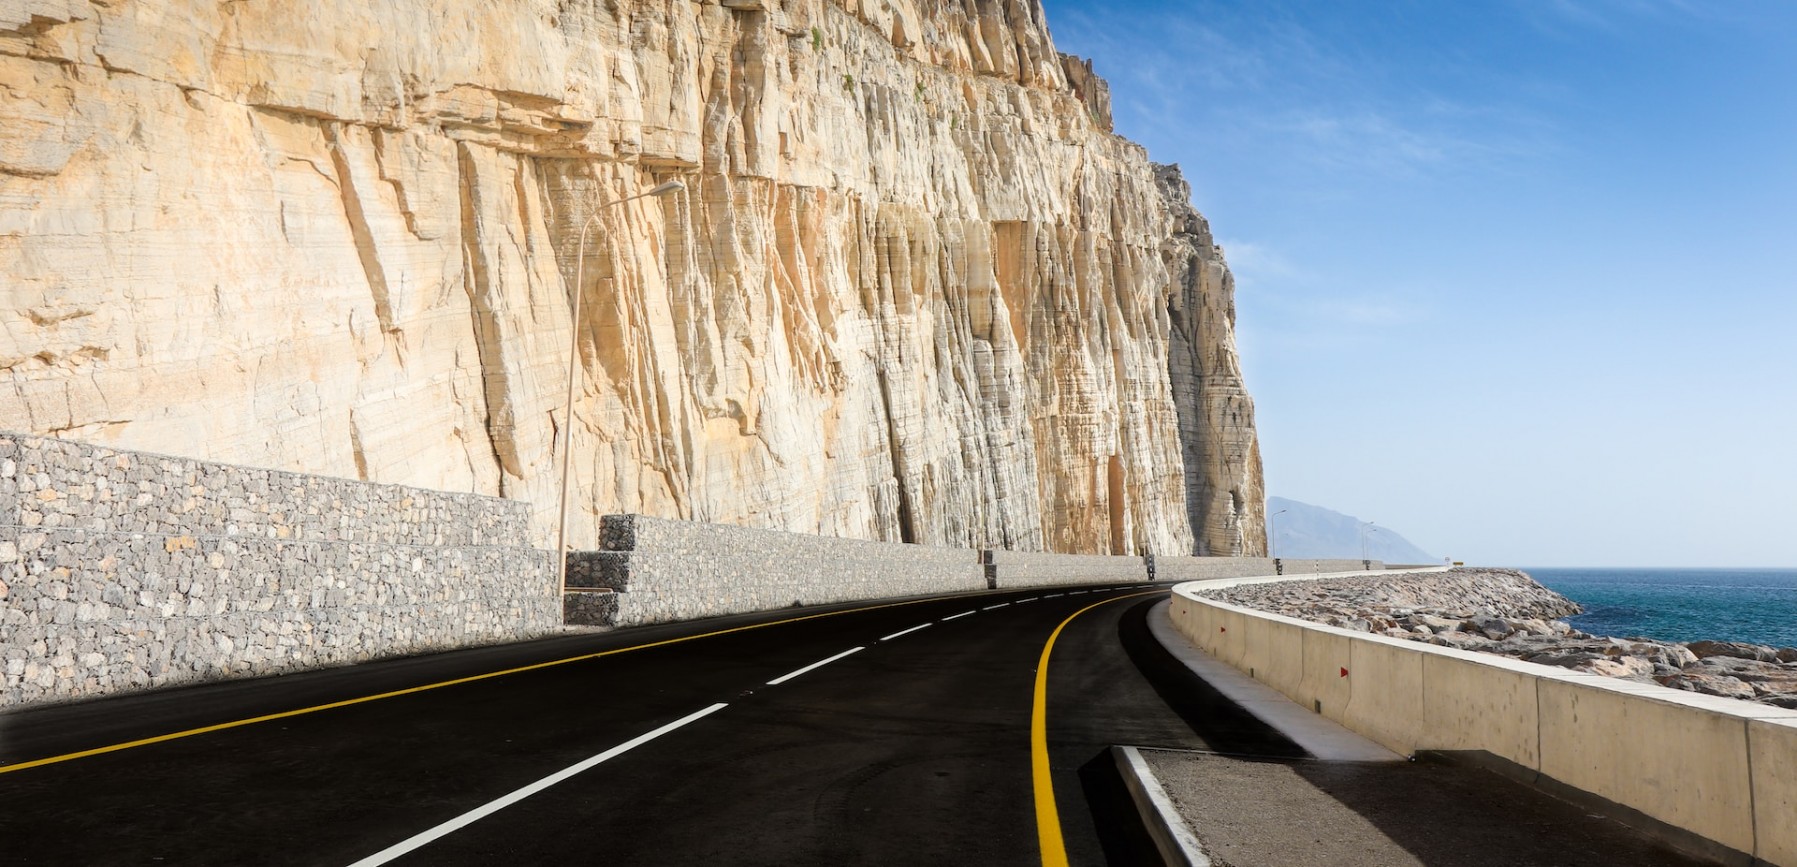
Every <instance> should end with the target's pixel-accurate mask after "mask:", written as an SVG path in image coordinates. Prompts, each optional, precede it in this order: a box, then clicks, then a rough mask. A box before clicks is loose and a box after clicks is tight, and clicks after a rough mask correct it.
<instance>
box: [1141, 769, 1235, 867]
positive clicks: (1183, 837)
mask: <svg viewBox="0 0 1797 867" xmlns="http://www.w3.org/2000/svg"><path fill="white" fill-rule="evenodd" d="M1120 752H1121V753H1122V755H1123V758H1124V762H1125V763H1126V764H1127V765H1128V769H1129V772H1130V773H1129V776H1132V777H1134V778H1135V780H1134V782H1135V783H1136V786H1131V785H1129V783H1130V782H1131V781H1130V780H1128V779H1125V780H1124V786H1125V787H1126V788H1128V789H1129V790H1130V797H1131V800H1135V801H1136V807H1137V809H1138V810H1141V811H1142V812H1148V811H1150V810H1152V811H1153V812H1154V814H1155V815H1154V818H1155V819H1156V820H1158V824H1159V825H1160V826H1161V828H1160V830H1162V831H1163V832H1165V834H1166V838H1164V839H1157V840H1156V841H1155V848H1156V849H1161V848H1162V846H1163V844H1171V845H1172V846H1173V847H1174V848H1176V849H1178V850H1179V851H1178V852H1177V853H1174V852H1167V851H1165V850H1163V851H1162V852H1161V854H1162V856H1164V857H1166V859H1167V860H1168V861H1169V862H1175V861H1177V860H1178V858H1179V857H1180V856H1183V858H1184V862H1183V863H1185V864H1186V865H1188V867H1211V865H1212V862H1211V860H1210V854H1209V853H1207V852H1205V851H1204V844H1203V843H1200V842H1199V841H1198V835H1197V834H1195V833H1193V831H1192V826H1191V825H1189V824H1187V823H1186V820H1185V818H1184V817H1183V816H1181V815H1180V814H1179V808H1178V807H1175V806H1174V805H1173V799H1172V798H1169V797H1167V790H1166V789H1164V788H1161V781H1160V778H1159V777H1156V776H1155V775H1154V770H1153V769H1151V768H1149V767H1148V760H1147V759H1144V758H1142V752H1141V751H1140V750H1138V749H1136V748H1135V747H1122V748H1120ZM1137 786H1139V787H1140V790H1139V791H1138V789H1137ZM1143 801H1146V802H1147V803H1142V802H1143ZM1142 818H1143V820H1144V821H1146V820H1147V819H1148V818H1149V817H1147V816H1143V817H1142ZM1149 836H1150V837H1160V835H1158V834H1155V833H1154V829H1152V828H1151V829H1149Z"/></svg>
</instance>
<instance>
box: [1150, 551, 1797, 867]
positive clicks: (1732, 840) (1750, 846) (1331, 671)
mask: <svg viewBox="0 0 1797 867" xmlns="http://www.w3.org/2000/svg"><path fill="white" fill-rule="evenodd" d="M1419 571H1420V570H1419ZM1352 574H1366V573H1352ZM1306 577H1320V576H1306ZM1278 580H1289V579H1288V578H1284V577H1278V576H1263V577H1259V578H1253V579H1236V580H1222V581H1205V582H1192V583H1188V584H1181V585H1178V586H1176V587H1174V588H1173V600H1172V604H1171V611H1170V614H1171V616H1172V619H1173V623H1174V625H1175V626H1176V627H1177V628H1178V629H1179V631H1180V632H1181V634H1183V635H1185V636H1186V638H1188V639H1189V640H1191V641H1192V643H1193V644H1195V645H1197V646H1198V647H1199V648H1201V649H1203V650H1204V651H1205V652H1206V653H1209V654H1211V655H1212V656H1215V657H1217V658H1218V659H1220V660H1222V661H1224V662H1226V663H1229V664H1230V665H1233V666H1235V667H1236V668H1238V669H1241V670H1242V671H1244V672H1247V673H1248V674H1249V675H1250V676H1252V677H1254V678H1255V679H1256V680H1259V681H1261V682H1263V683H1265V684H1267V685H1268V686H1271V687H1273V688H1274V689H1277V690H1279V691H1280V692H1281V693H1284V694H1285V695H1286V696H1288V697H1290V698H1291V699H1293V700H1294V701H1296V702H1298V703H1299V704H1301V705H1303V706H1305V707H1308V708H1311V709H1312V710H1314V711H1316V712H1317V713H1320V714H1322V715H1323V716H1325V717H1328V718H1330V719H1332V720H1335V721H1336V722H1338V723H1340V724H1342V725H1343V726H1345V727H1347V728H1349V729H1351V730H1353V731H1355V732H1358V733H1360V734H1361V735H1364V736H1366V737H1368V738H1370V739H1372V740H1374V741H1377V742H1379V743H1380V744H1383V745H1384V746H1386V747H1388V748H1390V749H1392V750H1395V751H1397V752H1400V753H1405V754H1414V753H1416V752H1418V751H1423V750H1444V751H1450V750H1473V751H1483V752H1487V753H1489V754H1491V755H1493V756H1496V757H1498V758H1500V759H1502V760H1504V761H1506V762H1509V763H1512V764H1513V765H1514V766H1516V767H1519V768H1521V769H1525V770H1526V771H1528V772H1531V773H1533V774H1537V775H1539V776H1540V777H1541V778H1544V779H1545V781H1547V782H1549V783H1550V784H1558V785H1562V786H1565V787H1569V788H1571V789H1574V790H1578V791H1580V792H1584V793H1588V794H1590V795H1592V796H1595V797H1597V798H1600V799H1603V800H1605V801H1608V802H1611V803H1613V804H1617V805H1621V806H1622V807H1625V808H1627V810H1628V811H1632V812H1633V813H1634V814H1638V815H1637V816H1635V818H1638V819H1640V818H1644V819H1646V820H1647V821H1645V822H1639V824H1644V825H1647V826H1648V830H1650V831H1658V832H1660V833H1662V834H1663V835H1664V836H1667V837H1669V838H1671V839H1672V840H1673V841H1674V842H1676V843H1679V844H1680V845H1683V846H1685V847H1686V848H1691V849H1696V850H1698V851H1699V853H1700V854H1704V855H1707V856H1710V857H1715V858H1718V859H1720V860H1723V861H1725V862H1735V863H1750V862H1751V861H1752V859H1753V858H1758V859H1759V861H1760V862H1761V863H1767V864H1776V865H1787V867H1797V710H1786V709H1782V708H1777V707H1770V706H1765V705H1758V704H1754V703H1752V702H1745V701H1738V700H1735V699H1726V698H1719V697H1715V696H1707V695H1699V694H1696V693H1690V692H1683V691H1680V690H1676V689H1670V688H1667V687H1662V686H1657V685H1653V684H1641V683H1635V682H1633V681H1626V680H1620V679H1616V678H1611V677H1605V676H1602V675H1596V674H1584V673H1580V672H1575V671H1568V670H1566V669H1561V668H1553V667H1550V666H1545V665H1537V664H1534V663H1528V662H1522V661H1520V660H1514V659H1510V658H1508V657H1502V656H1496V655H1493V654H1485V653H1476V652H1472V651H1464V650H1456V649H1452V648H1446V647H1436V646H1434V645H1428V644H1422V643H1419V642H1414V641H1407V640H1404V639H1399V638H1389V637H1386V636H1382V635H1371V634H1368V633H1364V632H1355V631H1352V630H1347V629H1340V628H1336V627H1331V626H1324V625H1322V624H1319V623H1312V622H1310V621H1307V620H1299V619H1297V618H1292V617H1285V616H1282V615H1278V614H1271V613H1268V612H1264V611H1258V610H1255V609H1251V608H1244V607H1242V606H1238V605H1232V604H1229V603H1225V602H1221V601H1218V600H1213V599H1206V598H1203V597H1200V596H1198V595H1197V594H1198V592H1199V591H1201V590H1205V589H1214V588H1219V587H1224V586H1230V585H1232V584H1237V583H1247V582H1256V583H1258V582H1265V581H1278Z"/></svg>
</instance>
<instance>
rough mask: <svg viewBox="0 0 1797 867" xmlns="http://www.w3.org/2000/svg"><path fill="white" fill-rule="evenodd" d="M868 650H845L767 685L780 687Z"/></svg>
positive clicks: (863, 648) (853, 648)
mask: <svg viewBox="0 0 1797 867" xmlns="http://www.w3.org/2000/svg"><path fill="white" fill-rule="evenodd" d="M866 649H867V648H865V647H851V648H849V649H848V650H845V651H843V652H841V653H838V654H836V655H835V656H832V657H830V658H829V659H820V660H818V661H816V662H814V663H811V664H810V665H807V666H805V667H804V668H801V669H799V670H798V671H789V672H787V673H785V674H782V675H780V676H779V677H776V678H774V679H773V680H770V681H768V682H767V685H768V686H779V685H780V684H783V683H785V682H787V681H789V680H792V679H793V678H795V677H798V676H799V675H801V674H804V673H805V672H807V671H810V670H812V669H814V668H823V667H824V666H826V665H829V664H830V663H832V662H835V661H836V660H838V659H841V658H843V657H845V656H848V655H849V654H851V653H858V652H860V651H863V650H866Z"/></svg>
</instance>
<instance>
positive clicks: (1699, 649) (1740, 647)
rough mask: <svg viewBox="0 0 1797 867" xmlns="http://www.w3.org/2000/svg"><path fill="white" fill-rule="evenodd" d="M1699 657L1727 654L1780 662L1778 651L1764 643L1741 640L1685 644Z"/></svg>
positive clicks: (1742, 657)
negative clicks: (1749, 642)
mask: <svg viewBox="0 0 1797 867" xmlns="http://www.w3.org/2000/svg"><path fill="white" fill-rule="evenodd" d="M1685 647H1687V648H1689V649H1690V650H1691V652H1692V653H1694V654H1696V655H1697V658H1699V659H1708V658H1710V657H1712V656H1729V657H1734V658H1735V659H1757V660H1760V661H1761V662H1781V661H1783V660H1780V659H1779V658H1778V651H1777V650H1774V649H1773V648H1770V647H1767V646H1766V645H1764V644H1747V643H1745V642H1741V641H1693V642H1690V643H1689V644H1686V645H1685Z"/></svg>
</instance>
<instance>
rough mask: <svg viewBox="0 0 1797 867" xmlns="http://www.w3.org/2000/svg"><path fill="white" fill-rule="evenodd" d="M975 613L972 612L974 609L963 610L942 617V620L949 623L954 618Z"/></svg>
mask: <svg viewBox="0 0 1797 867" xmlns="http://www.w3.org/2000/svg"><path fill="white" fill-rule="evenodd" d="M973 613H974V612H972V611H963V612H961V613H960V614H950V615H949V616H947V617H944V618H942V622H943V623H947V622H949V621H950V620H954V619H955V618H957V617H966V616H967V615H969V614H973Z"/></svg>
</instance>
